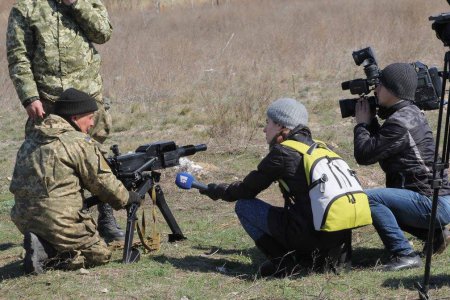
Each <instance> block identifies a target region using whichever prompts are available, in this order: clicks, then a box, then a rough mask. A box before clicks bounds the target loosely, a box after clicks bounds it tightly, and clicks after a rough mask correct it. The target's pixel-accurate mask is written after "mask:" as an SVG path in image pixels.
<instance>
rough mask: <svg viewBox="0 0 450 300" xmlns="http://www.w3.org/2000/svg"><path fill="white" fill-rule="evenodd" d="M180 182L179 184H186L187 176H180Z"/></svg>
mask: <svg viewBox="0 0 450 300" xmlns="http://www.w3.org/2000/svg"><path fill="white" fill-rule="evenodd" d="M179 178H180V182H181V183H187V182H188V179H189V178H188V177H187V176H184V175H180V177H179Z"/></svg>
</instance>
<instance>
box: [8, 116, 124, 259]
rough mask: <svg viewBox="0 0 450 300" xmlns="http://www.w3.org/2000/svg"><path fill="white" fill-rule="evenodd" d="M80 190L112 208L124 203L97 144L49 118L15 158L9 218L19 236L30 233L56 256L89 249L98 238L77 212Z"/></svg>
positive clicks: (87, 219) (59, 120) (93, 226)
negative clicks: (75, 250)
mask: <svg viewBox="0 0 450 300" xmlns="http://www.w3.org/2000/svg"><path fill="white" fill-rule="evenodd" d="M83 189H87V190H89V191H90V192H91V193H92V194H93V195H97V196H98V197H99V198H100V200H101V201H103V202H107V203H109V204H111V206H113V207H114V208H116V209H119V208H122V207H124V206H125V205H126V203H127V201H128V198H129V194H128V191H127V190H126V188H125V187H124V186H123V184H122V183H121V182H120V181H119V180H118V179H117V178H116V177H115V176H114V174H113V173H112V171H111V169H110V168H109V166H108V164H107V162H106V160H105V159H104V157H103V155H102V153H101V152H100V149H99V147H98V145H97V142H95V141H94V140H92V139H91V138H90V137H89V136H88V135H87V134H84V133H82V132H79V131H76V130H75V129H74V128H73V127H72V126H71V125H70V124H69V123H68V122H67V121H66V120H64V119H63V118H61V117H59V116H56V115H49V116H48V117H47V118H46V119H45V120H44V121H42V123H41V124H40V125H37V126H36V127H35V128H34V129H33V131H32V132H30V134H29V136H27V138H26V140H25V141H24V143H23V144H22V146H21V147H20V149H19V151H18V153H17V157H16V165H15V168H14V173H13V178H12V181H11V185H10V191H11V193H13V194H14V199H15V204H14V206H13V208H12V210H11V219H12V220H13V222H14V223H15V224H16V226H17V227H18V228H19V230H20V231H21V232H22V233H24V232H25V231H27V230H30V231H32V232H34V233H36V234H37V235H39V236H41V237H42V238H44V239H46V240H47V241H49V242H50V243H51V244H53V245H54V246H55V248H56V249H57V250H58V251H65V250H73V249H80V248H83V247H89V246H90V245H92V244H94V243H96V242H98V241H99V235H98V233H97V230H96V223H95V221H94V220H93V219H92V216H91V215H90V214H89V213H84V212H83V211H81V208H82V201H83V199H84V196H83V192H82V191H83Z"/></svg>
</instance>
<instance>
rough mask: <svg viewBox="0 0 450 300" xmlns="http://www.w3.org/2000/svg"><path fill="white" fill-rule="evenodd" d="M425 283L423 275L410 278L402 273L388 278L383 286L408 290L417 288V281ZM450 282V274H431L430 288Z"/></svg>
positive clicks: (438, 287)
mask: <svg viewBox="0 0 450 300" xmlns="http://www.w3.org/2000/svg"><path fill="white" fill-rule="evenodd" d="M417 282H418V283H420V284H422V283H423V276H412V277H409V278H405V277H402V276H401V274H399V275H398V276H395V277H390V278H388V279H386V280H385V281H384V282H383V284H382V286H383V287H387V288H392V289H398V288H406V289H408V290H416V287H415V286H414V285H415V284H416V283H417ZM449 284H450V274H439V275H434V276H433V275H431V277H430V284H429V287H430V289H440V288H442V287H445V286H449Z"/></svg>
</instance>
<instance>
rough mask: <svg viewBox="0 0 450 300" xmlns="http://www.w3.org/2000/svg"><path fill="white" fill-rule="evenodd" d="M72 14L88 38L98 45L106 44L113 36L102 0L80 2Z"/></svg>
mask: <svg viewBox="0 0 450 300" xmlns="http://www.w3.org/2000/svg"><path fill="white" fill-rule="evenodd" d="M71 7H72V13H73V15H74V17H75V20H76V21H77V23H78V26H80V27H81V29H83V32H84V33H85V34H86V36H87V38H88V39H89V40H90V41H91V42H93V43H96V44H104V43H106V42H107V41H108V40H109V39H110V37H111V34H112V25H111V23H110V22H109V16H108V12H107V11H106V7H105V6H104V5H103V3H102V2H101V1H100V0H78V1H77V2H76V3H75V4H74V5H73V6H71Z"/></svg>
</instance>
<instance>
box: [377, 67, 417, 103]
mask: <svg viewBox="0 0 450 300" xmlns="http://www.w3.org/2000/svg"><path fill="white" fill-rule="evenodd" d="M380 80H381V83H382V84H383V85H384V86H385V87H386V88H387V89H388V90H389V91H390V92H391V93H392V94H393V95H394V96H396V97H398V98H400V99H404V100H411V101H414V98H415V95H416V89H417V80H418V79H417V73H416V70H415V69H414V67H413V66H412V65H411V64H406V63H395V64H390V65H389V66H387V67H386V68H384V69H383V70H382V71H381V77H380Z"/></svg>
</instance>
